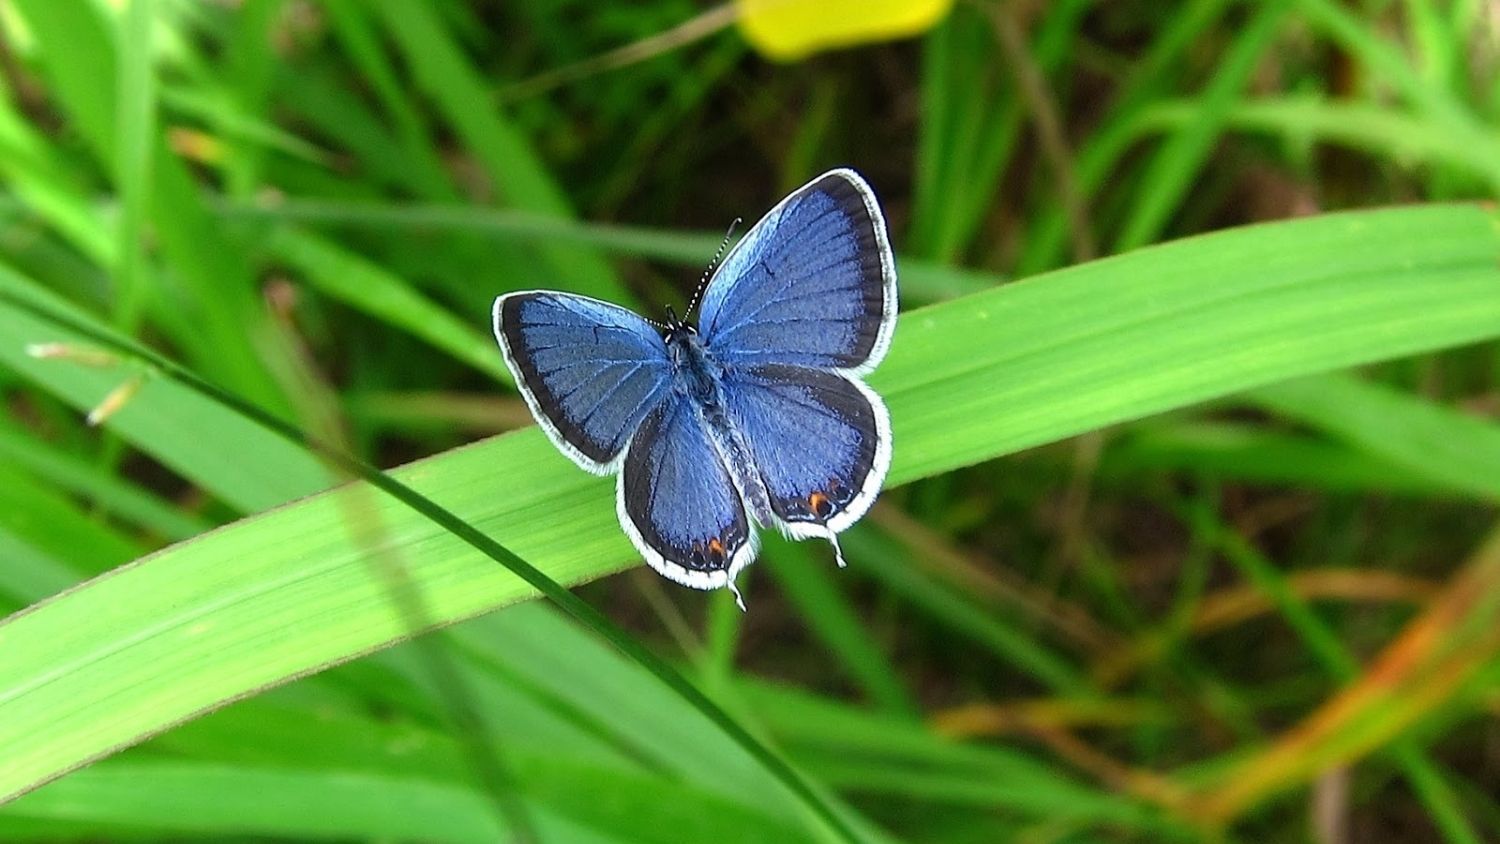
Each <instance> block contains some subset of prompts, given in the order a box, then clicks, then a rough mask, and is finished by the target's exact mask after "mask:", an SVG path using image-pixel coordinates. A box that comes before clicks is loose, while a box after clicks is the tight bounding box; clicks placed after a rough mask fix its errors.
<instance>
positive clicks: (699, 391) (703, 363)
mask: <svg viewBox="0 0 1500 844" xmlns="http://www.w3.org/2000/svg"><path fill="white" fill-rule="evenodd" d="M663 339H664V340H665V341H666V343H667V351H668V353H670V354H671V356H672V369H673V374H674V376H675V381H676V384H675V385H674V386H675V387H676V388H677V389H679V390H682V391H684V392H686V393H687V394H688V395H690V396H692V397H693V399H694V400H695V401H697V402H698V403H699V404H700V405H703V406H706V407H721V406H722V405H723V399H724V397H723V390H722V380H721V379H722V377H723V374H724V367H723V366H722V365H721V364H720V363H719V362H718V361H716V360H714V358H713V355H712V354H710V353H709V351H708V347H706V346H704V345H703V341H702V340H700V339H698V332H697V331H696V330H694V329H693V327H692V326H690V325H683V324H681V323H676V324H673V325H670V326H668V328H667V330H666V333H665V334H664V336H663Z"/></svg>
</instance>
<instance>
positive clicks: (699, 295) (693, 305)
mask: <svg viewBox="0 0 1500 844" xmlns="http://www.w3.org/2000/svg"><path fill="white" fill-rule="evenodd" d="M742 222H744V218H743V217H735V218H734V222H732V223H730V224H729V230H728V231H726V232H724V241H723V242H722V243H720V244H719V251H717V252H715V253H714V259H713V260H712V261H709V262H708V267H707V268H706V269H704V270H703V278H701V279H699V280H698V289H697V290H695V291H693V301H691V302H689V303H688V309H687V311H686V312H685V313H684V314H683V315H682V318H683V319H684V320H686V319H688V318H689V317H691V316H692V315H693V311H694V310H697V308H698V303H699V302H700V301H701V300H702V299H703V291H704V290H705V289H706V288H707V287H708V280H709V278H710V277H712V276H713V273H714V270H716V269H718V268H719V259H720V258H723V257H724V250H726V249H728V248H729V240H730V238H732V237H734V227H735V226H737V225H739V224H740V223H742ZM740 609H744V606H743V605H741V607H740Z"/></svg>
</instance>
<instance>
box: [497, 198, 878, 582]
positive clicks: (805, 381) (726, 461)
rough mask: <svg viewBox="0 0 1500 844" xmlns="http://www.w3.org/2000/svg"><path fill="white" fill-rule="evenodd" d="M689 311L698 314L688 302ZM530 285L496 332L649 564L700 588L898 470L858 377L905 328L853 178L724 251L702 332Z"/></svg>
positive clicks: (779, 213)
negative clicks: (776, 534)
mask: <svg viewBox="0 0 1500 844" xmlns="http://www.w3.org/2000/svg"><path fill="white" fill-rule="evenodd" d="M688 311H689V314H691V311H692V308H691V307H689V309H688ZM668 315H669V319H668V322H667V324H666V325H659V324H656V323H652V322H650V321H648V320H646V319H644V318H642V317H640V316H637V315H636V314H635V313H633V312H632V311H629V310H627V309H625V308H622V307H620V306H618V305H611V304H609V303H607V302H601V301H599V300H597V299H590V298H588V297H584V296H575V295H572V294H569V293H558V292H554V291H547V290H534V291H526V292H521V293H509V294H506V295H504V296H501V297H500V298H498V299H496V300H495V308H494V319H495V337H496V338H497V339H498V340H499V341H500V349H501V351H502V352H503V353H504V355H505V362H506V364H507V365H508V366H509V367H510V371H511V372H512V373H513V374H514V375H515V377H516V384H517V385H518V386H519V387H520V390H521V395H522V397H523V398H525V400H526V404H527V406H529V407H530V408H531V413H532V415H533V416H535V417H536V420H537V422H538V423H539V424H540V425H541V426H542V430H544V431H546V432H547V436H548V437H549V438H550V439H551V440H552V443H553V444H554V445H556V446H557V447H558V449H559V450H561V451H562V453H563V454H566V455H567V456H568V457H570V458H572V460H573V462H574V463H577V464H578V465H579V466H581V467H583V468H584V469H586V470H587V471H589V472H593V473H594V474H598V475H607V474H614V473H616V472H618V473H619V480H618V481H617V483H616V494H615V510H616V513H617V515H618V516H619V518H620V525H621V527H623V528H624V529H625V533H626V534H627V535H629V536H630V539H631V541H632V542H634V543H635V547H636V548H637V549H638V550H639V551H640V553H641V556H642V557H644V558H645V560H646V562H647V563H649V564H650V565H651V567H652V568H654V569H656V570H657V571H658V572H660V573H661V574H663V575H665V576H666V577H669V578H671V579H672V580H675V581H677V582H678V583H682V584H684V585H687V586H691V587H694V588H696V589H717V588H719V587H725V586H727V587H728V588H729V589H730V591H731V592H733V593H734V596H735V600H736V601H738V602H739V604H740V607H741V609H743V608H744V601H743V600H742V599H741V598H740V593H739V590H738V589H736V588H735V582H734V581H735V577H736V575H738V574H739V572H740V570H741V569H743V568H744V567H745V566H747V565H749V564H750V563H751V562H752V561H754V559H755V555H756V552H757V549H758V547H759V545H758V539H757V536H756V528H757V527H758V526H759V527H769V526H775V527H777V528H779V529H780V530H781V531H782V532H783V533H785V534H787V535H789V536H791V537H794V538H796V539H806V538H809V537H823V538H826V539H828V540H830V541H831V542H832V543H833V546H834V552H835V555H836V557H837V559H838V564H839V565H840V566H843V565H844V558H843V554H842V552H841V551H840V550H839V547H838V534H839V533H840V532H841V531H843V530H844V529H845V528H847V527H849V526H850V525H851V524H853V523H854V522H855V521H856V520H858V519H859V518H860V517H861V516H863V515H864V514H865V511H866V510H868V509H869V508H870V505H871V504H872V503H873V502H874V500H875V496H876V494H877V493H879V492H880V486H881V484H882V483H883V482H884V481H885V475H886V471H887V470H888V469H889V468H890V464H891V422H890V414H889V413H888V412H887V411H886V407H885V403H884V402H883V401H881V399H880V396H878V395H877V394H876V393H875V392H874V391H873V390H871V389H870V388H869V387H868V386H866V385H865V383H864V381H863V380H862V376H864V375H866V374H868V373H869V372H870V371H871V370H873V369H874V368H875V367H876V365H877V364H879V363H880V361H881V359H882V358H883V357H885V353H886V349H887V348H888V347H889V346H890V342H891V334H892V332H894V331H895V328H896V261H895V257H894V256H893V255H892V254H891V247H890V241H889V238H888V237H887V235H886V230H885V218H884V216H882V215H881V213H880V206H879V205H878V204H877V203H876V201H875V194H874V192H872V191H871V190H870V186H869V185H867V184H866V183H865V181H864V179H862V178H861V177H860V176H859V174H857V173H855V172H854V171H852V170H833V171H830V172H828V173H825V174H823V175H822V176H819V177H818V178H816V179H814V180H812V181H811V182H809V183H808V184H806V185H804V186H802V187H801V188H798V189H797V190H796V191H794V192H793V193H792V194H791V195H790V196H788V197H787V198H786V199H783V200H782V201H781V203H780V204H779V205H777V206H776V207H775V208H773V209H771V211H770V213H768V214H766V216H765V217H764V218H763V219H761V221H760V222H758V223H756V224H755V226H754V227H752V228H751V229H750V231H749V232H748V233H747V234H746V235H745V237H744V238H743V239H741V240H740V242H739V243H738V244H736V245H735V247H734V248H733V249H732V250H730V252H729V254H728V256H726V257H725V259H724V261H723V263H722V264H720V266H719V268H718V270H717V271H715V272H714V274H713V277H712V278H711V279H710V280H709V281H708V283H707V286H706V287H704V288H703V290H702V297H701V310H700V313H699V319H698V324H697V326H696V327H695V326H693V325H690V324H688V323H687V321H686V319H685V318H684V319H683V320H678V319H677V318H676V316H675V315H672V314H671V311H670V309H669V310H668Z"/></svg>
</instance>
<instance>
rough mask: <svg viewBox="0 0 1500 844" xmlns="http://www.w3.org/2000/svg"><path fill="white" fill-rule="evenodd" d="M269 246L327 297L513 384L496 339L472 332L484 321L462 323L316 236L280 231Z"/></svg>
mask: <svg viewBox="0 0 1500 844" xmlns="http://www.w3.org/2000/svg"><path fill="white" fill-rule="evenodd" d="M269 247H270V249H271V251H272V253H273V254H275V255H276V256H277V257H278V258H280V259H281V260H283V261H285V262H287V263H288V264H290V265H291V266H293V267H296V268H297V269H298V270H300V271H301V272H302V273H303V275H304V277H305V278H306V279H307V280H308V281H309V282H311V283H312V285H313V286H314V287H316V288H317V289H318V290H320V291H322V292H323V293H325V294H327V295H328V296H331V297H333V298H335V299H339V300H341V301H343V302H345V303H347V304H349V305H352V306H353V307H355V308H358V309H359V310H361V311H364V312H365V313H367V314H369V315H370V316H373V317H375V318H377V319H379V320H381V321H382V322H384V323H386V324H387V325H391V326H394V327H396V328H400V329H403V330H405V331H407V332H409V333H411V334H413V335H415V336H417V337H420V338H422V339H423V340H426V341H427V342H428V343H431V344H432V345H433V346H434V347H436V348H438V349H441V350H443V351H444V352H447V353H448V354H450V355H452V356H453V357H455V358H457V359H458V360H461V361H463V362H464V363H467V364H468V365H470V366H472V367H474V368H475V369H478V370H479V371H480V372H483V373H485V374H486V375H489V376H491V377H492V378H495V379H496V380H498V381H502V382H504V383H507V384H509V383H513V381H514V379H512V378H511V375H510V371H509V370H507V369H506V368H505V362H504V361H503V360H502V359H501V357H500V352H499V347H498V346H497V344H496V343H495V340H494V339H493V338H492V337H491V336H490V334H489V332H488V331H483V330H482V328H477V327H476V322H477V323H478V325H479V326H481V327H482V326H485V325H488V320H484V321H477V320H468V321H465V320H461V319H459V318H458V317H456V316H454V315H453V314H452V313H451V312H449V311H448V310H447V309H445V308H443V307H441V306H440V305H438V304H437V303H435V302H433V301H432V300H430V299H428V298H427V297H426V296H423V295H422V294H421V293H419V292H417V291H416V290H415V289H413V288H412V286H411V285H409V284H407V283H406V281H405V280H403V279H401V278H398V277H397V276H395V275H394V274H392V273H389V272H387V271H386V270H384V269H382V268H381V267H379V266H376V265H375V264H372V263H370V262H369V261H368V260H366V259H365V258H363V257H361V256H359V255H356V254H354V253H352V252H350V251H348V250H346V249H344V248H343V247H341V246H339V245H338V244H336V243H334V242H332V241H330V240H327V239H326V238H322V237H319V236H318V235H315V234H311V233H309V232H303V231H298V230H296V229H292V228H281V229H278V230H276V231H274V232H272V233H271V235H270V237H269Z"/></svg>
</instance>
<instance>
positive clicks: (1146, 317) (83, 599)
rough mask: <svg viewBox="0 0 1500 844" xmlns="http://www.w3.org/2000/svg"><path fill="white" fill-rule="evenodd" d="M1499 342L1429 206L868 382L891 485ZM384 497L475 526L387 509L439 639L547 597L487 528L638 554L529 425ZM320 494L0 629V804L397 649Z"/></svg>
mask: <svg viewBox="0 0 1500 844" xmlns="http://www.w3.org/2000/svg"><path fill="white" fill-rule="evenodd" d="M5 301H7V302H10V303H11V305H12V307H14V306H15V305H16V300H15V298H14V297H10V296H7V297H6V298H5ZM7 310H8V309H6V308H0V322H3V321H4V319H5V318H6V315H7ZM1497 334H1500V228H1497V226H1496V221H1495V219H1494V217H1493V216H1492V215H1490V214H1487V213H1485V212H1484V211H1481V210H1480V209H1478V208H1476V207H1473V206H1430V207H1419V208H1406V209H1392V210H1385V211H1376V212H1364V213H1354V214H1340V215H1329V216H1327V217H1320V218H1312V219H1305V220H1298V221H1293V222H1286V223H1278V224H1273V225H1263V226H1256V227H1252V228H1249V229H1244V230H1238V231H1231V232H1224V233H1220V234H1215V235H1209V236H1204V237H1198V238H1193V239H1190V240H1186V241H1181V242H1178V243H1174V244H1168V245H1164V246H1160V247H1153V248H1150V249H1145V250H1141V251H1139V252H1135V253H1132V254H1129V255H1125V256H1120V257H1117V258H1111V259H1108V260H1104V261H1098V262H1094V263H1091V264H1087V265H1082V266H1079V267H1074V268H1071V269H1068V270H1064V271H1061V272H1057V273H1054V274H1051V275H1048V276H1044V277H1039V278H1037V279H1033V280H1030V281H1027V282H1023V283H1019V284H1013V285H1009V286H1006V287H1002V288H997V289H994V290H990V291H987V292H984V293H980V294H976V295H972V296H968V297H965V298H963V299H961V300H956V301H953V302H949V303H945V304H942V305H937V306H933V307H930V308H924V309H921V310H918V311H913V312H909V313H907V314H905V315H904V316H903V318H902V321H901V328H900V330H899V331H898V332H897V338H896V342H895V344H894V345H893V348H892V351H891V355H890V357H889V358H888V359H887V361H886V363H885V364H884V365H883V366H882V368H881V369H880V370H879V371H878V372H877V373H876V374H875V376H874V377H873V378H872V379H871V380H872V382H873V383H874V384H875V386H876V387H877V388H879V389H880V390H882V392H883V393H884V394H885V395H886V397H887V399H888V403H889V405H890V407H891V412H892V418H893V424H894V426H895V438H896V441H897V443H898V445H897V448H896V462H895V465H894V466H893V468H892V475H891V478H892V482H893V483H902V482H905V481H910V480H912V479H914V478H918V477H922V476H926V475H931V474H935V473H939V472H943V471H948V470H950V469H953V468H955V467H958V466H962V465H966V464H970V463H974V462H976V461H979V460H984V459H989V458H992V457H995V456H997V455H1000V454H1005V453H1008V452H1010V451H1014V450H1017V449H1021V448H1026V447H1029V446H1032V445H1036V444H1039V443H1042V442H1047V441H1050V440H1055V439H1060V438H1063V437H1066V436H1070V435H1072V434H1075V433H1078V432H1079V431H1083V430H1088V429H1091V428H1095V427H1099V426H1101V425H1107V424H1112V423H1115V422H1119V421H1122V420H1126V419H1132V418H1138V417H1140V416H1144V415H1148V414H1152V413H1157V412H1160V411H1163V410H1166V409H1170V408H1173V407H1181V406H1184V405H1188V404H1192V403H1195V402H1199V401H1203V400H1205V399H1209V398H1213V397H1216V396H1221V395H1225V394H1228V393H1233V392H1237V391H1241V390H1244V389H1247V388H1250V387H1254V386H1258V385H1261V384H1266V383H1271V382H1274V381H1278V380H1282V379H1286V378H1289V377H1293V376H1296V375H1303V374H1307V373H1310V372H1314V371H1319V370H1326V369H1331V368H1339V367H1345V366H1351V365H1356V364H1359V363H1364V362H1368V361H1373V360H1379V359H1385V358H1391V357H1398V356H1401V355H1408V354H1414V353H1417V352H1421V351H1426V350H1431V349H1436V348H1442V347H1446V346H1453V345H1459V344H1464V343H1471V342H1475V341H1478V340H1482V339H1487V338H1493V337H1495V336H1496V335H1497ZM497 470H498V471H497ZM506 472H509V473H511V474H510V475H509V477H507V475H506V474H505V473H506ZM383 477H384V476H377V479H380V478H383ZM393 478H394V479H399V481H397V480H394V479H391V481H390V482H391V485H392V486H394V487H396V489H397V490H398V491H408V492H409V491H410V490H411V489H413V488H414V489H416V490H419V491H420V493H419V495H420V496H422V497H420V498H419V499H418V500H419V501H420V502H421V506H423V507H424V508H432V509H434V510H435V511H436V513H435V514H440V515H441V517H442V518H445V519H451V520H454V521H456V522H457V523H458V527H459V529H460V530H462V531H464V532H465V533H464V534H463V535H462V537H460V536H456V535H454V534H450V533H448V532H446V531H445V530H442V529H439V528H438V527H437V526H436V525H435V524H434V522H433V521H431V520H429V519H428V518H426V517H423V516H418V515H417V514H415V513H412V512H410V511H408V510H407V509H406V508H405V507H403V506H401V505H400V504H398V503H397V502H396V501H391V500H383V501H382V502H380V504H379V505H378V509H379V517H380V519H381V521H382V524H384V525H386V526H387V535H388V541H389V542H390V543H392V544H394V545H396V546H398V547H400V549H401V551H402V554H403V558H404V559H406V560H408V561H409V562H410V563H411V565H412V570H413V576H414V579H415V580H416V581H417V583H418V585H419V587H420V588H421V589H422V590H423V592H424V594H425V596H426V597H427V599H428V601H429V606H430V607H431V608H432V610H433V616H434V618H435V620H437V621H439V622H449V621H454V620H458V619H462V618H466V617H470V616H473V615H477V614H479V613H482V612H485V611H488V610H491V609H494V608H495V607H498V606H502V605H504V604H506V603H511V602H514V601H518V600H523V599H526V598H529V597H532V596H534V595H535V594H536V593H537V591H544V593H546V594H553V592H546V591H545V590H542V588H541V587H540V586H538V585H537V584H536V583H534V582H532V581H531V580H529V579H525V578H523V577H522V576H518V575H519V574H520V571H517V572H516V573H511V572H507V571H502V570H500V569H499V568H497V567H495V566H493V565H491V564H490V563H488V562H487V561H486V560H485V559H484V557H483V556H481V555H480V554H478V553H476V552H475V550H474V549H475V546H473V545H471V544H469V543H470V542H471V541H479V542H482V543H485V544H486V545H488V544H491V543H490V541H489V540H487V539H485V537H486V535H488V534H493V535H495V536H499V537H503V538H504V539H505V542H506V545H508V546H509V547H512V548H514V549H515V550H516V551H517V552H519V553H520V554H521V555H522V556H524V557H525V558H527V559H532V560H536V561H538V562H539V563H541V564H542V566H543V567H544V568H545V571H546V573H547V575H548V577H542V576H541V575H540V574H539V573H538V572H537V570H536V569H533V568H531V567H530V566H527V567H526V569H523V570H521V571H528V572H530V573H532V574H533V575H535V577H536V579H537V580H539V581H541V583H543V584H545V585H547V586H549V587H550V588H551V589H552V590H553V591H554V592H556V591H560V590H559V589H558V587H556V585H555V583H556V582H557V581H561V582H564V583H569V584H575V583H579V582H582V581H585V580H588V579H591V578H595V577H598V576H601V575H603V574H606V573H609V572H611V571H615V570H618V569H619V568H621V567H623V566H624V565H625V564H626V561H627V560H630V559H632V556H631V554H630V551H629V546H628V543H627V542H626V540H625V539H624V537H623V536H622V535H621V534H620V532H619V530H618V528H617V526H616V525H615V523H614V515H613V508H612V507H611V506H609V505H610V502H611V494H612V490H611V488H610V485H609V482H608V481H607V480H603V479H598V478H593V477H590V476H586V475H583V474H582V473H579V472H577V471H575V470H573V469H572V468H571V467H570V466H568V464H567V462H566V461H565V459H563V458H562V457H560V456H559V455H557V454H556V453H555V451H554V450H553V449H551V447H550V446H549V445H548V444H547V443H546V441H545V439H544V438H543V437H542V436H541V434H540V432H538V431H534V430H527V431H522V432H517V433H515V434H510V435H505V436H501V437H497V438H494V439H491V440H487V441H485V442H483V443H480V444H476V445H474V446H471V447H468V448H461V449H457V450H454V451H451V452H447V453H445V454H442V455H440V456H438V457H435V458H432V459H429V460H426V461H422V462H419V463H416V464H413V465H411V466H408V467H405V468H403V469H401V470H398V471H396V472H395V473H393ZM510 478H525V483H524V484H522V483H516V482H513V481H512V482H507V480H509V479H510ZM335 496H336V494H324V495H319V496H314V497H312V498H309V499H306V500H303V501H299V502H297V503H295V504H293V505H290V506H287V507H283V508H281V509H278V510H276V511H273V512H270V513H267V514H263V515H261V516H258V517H255V518H253V519H250V520H247V521H245V522H242V523H240V524H238V525H234V526H231V527H229V528H226V529H223V530H219V531H216V532H214V533H212V534H209V535H207V536H205V537H201V538H199V539H197V540H194V541H192V542H188V543H184V544H181V545H179V546H176V547H174V548H172V549H169V550H167V551H165V552H163V553H161V554H158V555H156V556H155V557H151V558H147V559H146V560H143V561H140V562H138V563H137V564H134V565H132V566H128V567H126V568H124V569H120V570H117V571H116V572H115V573H113V574H112V575H110V576H107V577H105V578H102V579H100V580H97V581H94V582H93V583H91V584H88V585H86V586H85V587H83V588H80V589H77V590H74V591H73V592H71V593H69V594H68V595H66V596H64V597H62V598H60V599H58V600H56V601H53V602H50V603H48V604H44V605H41V606H39V607H37V608H34V609H33V610H31V611H30V612H28V613H25V614H22V615H20V616H17V617H14V618H12V619H11V620H9V621H8V622H6V623H4V624H3V625H0V648H3V649H4V651H5V653H6V655H7V658H6V660H5V662H4V664H3V665H0V746H5V747H7V748H8V750H7V754H8V763H9V764H8V765H7V766H6V768H5V769H4V770H0V793H7V794H8V793H11V792H13V791H15V790H18V789H23V788H28V787H32V786H34V785H35V784H37V783H38V782H41V781H44V780H46V779H48V778H51V777H54V776H56V775H57V774H58V773H60V772H61V771H64V770H67V769H70V768H72V767H76V766H77V765H79V764H82V763H84V762H85V761H87V760H88V759H91V758H95V757H98V756H100V755H104V754H107V753H109V752H111V751H112V750H114V749H116V748H118V747H120V746H122V745H124V744H128V743H131V742H134V741H138V740H139V739H140V738H141V737H143V736H145V735H148V734H151V733H154V732H158V731H160V730H162V729H164V728H166V727H167V726H169V725H170V724H171V723H173V722H174V721H176V720H179V719H183V718H187V717H191V716H192V715H193V714H194V713H196V712H199V711H202V710H204V709H206V708H211V707H213V706H217V705H220V704H222V703H223V702H224V701H226V700H230V699H233V698H235V697H238V696H242V695H246V694H250V693H253V692H254V691H255V690H257V689H260V688H263V687H265V686H267V685H273V684H276V683H280V682H284V681H286V680H287V679H289V678H290V677H293V676H297V675H300V674H302V673H306V672H308V671H312V670H316V669H317V668H319V667H321V666H324V665H328V664H331V663H334V662H339V661H343V660H347V659H350V658H352V657H354V656H356V655H358V654H360V653H364V652H367V651H369V650H372V649H375V648H378V647H380V646H381V645H382V644H384V643H387V642H389V641H392V640H394V639H397V638H399V637H401V636H403V635H406V634H407V633H408V631H405V630H403V629H402V627H401V624H400V618H399V616H397V615H396V614H394V613H393V612H392V611H391V608H390V607H389V606H388V605H387V603H386V601H385V600H384V588H383V585H382V584H381V583H379V582H378V581H377V580H375V579H374V578H372V576H371V573H370V571H369V569H368V568H367V564H366V561H364V560H363V559H361V557H360V554H359V550H358V547H357V545H355V544H354V543H352V542H351V541H350V539H349V538H348V537H346V536H344V535H343V531H344V524H343V522H342V520H341V518H340V513H339V509H338V507H337V502H336V500H335ZM432 501H439V502H442V506H438V505H435V504H431V502H432ZM455 514H458V515H455ZM229 560H232V561H234V564H233V565H232V566H231V565H226V563H225V561H229ZM569 598H570V596H567V595H566V593H564V597H563V600H568V599H569ZM572 600H573V601H576V599H572ZM585 611H586V612H587V613H593V610H591V609H587V608H585ZM627 647H634V648H638V647H639V646H636V645H634V643H632V642H627ZM627 653H630V651H628V650H627ZM632 655H633V654H632ZM647 658H648V659H650V658H651V657H649V656H648V657H647ZM668 670H670V669H668ZM670 676H672V677H674V678H675V677H676V675H675V674H672V675H670ZM677 679H678V681H679V682H680V678H677ZM690 699H691V698H690ZM756 746H757V747H759V745H756ZM762 750H763V748H762ZM766 752H768V751H766ZM773 764H775V763H773ZM799 782H801V781H800V780H799Z"/></svg>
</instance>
